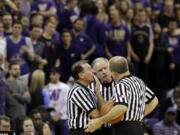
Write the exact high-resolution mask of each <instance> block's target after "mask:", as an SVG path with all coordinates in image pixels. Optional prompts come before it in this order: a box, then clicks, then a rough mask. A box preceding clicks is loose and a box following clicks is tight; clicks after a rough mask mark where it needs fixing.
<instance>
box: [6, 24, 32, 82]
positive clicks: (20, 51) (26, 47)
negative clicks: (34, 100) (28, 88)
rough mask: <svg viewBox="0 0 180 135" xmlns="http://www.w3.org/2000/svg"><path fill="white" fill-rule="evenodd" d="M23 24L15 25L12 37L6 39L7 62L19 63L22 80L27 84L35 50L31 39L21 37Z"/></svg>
mask: <svg viewBox="0 0 180 135" xmlns="http://www.w3.org/2000/svg"><path fill="white" fill-rule="evenodd" d="M21 32H22V24H21V22H20V21H16V22H14V24H13V28H12V35H11V36H9V37H7V38H6V42H7V62H18V63H19V64H20V66H21V76H20V77H21V78H24V81H25V82H26V83H27V81H28V74H29V65H28V62H30V61H32V60H33V58H34V55H33V48H32V44H31V41H30V39H29V38H25V37H23V36H21Z"/></svg>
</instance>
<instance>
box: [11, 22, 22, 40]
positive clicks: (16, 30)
mask: <svg viewBox="0 0 180 135" xmlns="http://www.w3.org/2000/svg"><path fill="white" fill-rule="evenodd" d="M21 32H22V25H21V24H14V25H13V29H12V34H13V36H15V37H18V36H20V35H21Z"/></svg>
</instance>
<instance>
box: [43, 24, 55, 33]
mask: <svg viewBox="0 0 180 135" xmlns="http://www.w3.org/2000/svg"><path fill="white" fill-rule="evenodd" d="M45 31H46V32H47V33H48V34H49V35H53V34H54V33H55V32H56V25H55V24H52V23H48V24H47V25H46V26H45Z"/></svg>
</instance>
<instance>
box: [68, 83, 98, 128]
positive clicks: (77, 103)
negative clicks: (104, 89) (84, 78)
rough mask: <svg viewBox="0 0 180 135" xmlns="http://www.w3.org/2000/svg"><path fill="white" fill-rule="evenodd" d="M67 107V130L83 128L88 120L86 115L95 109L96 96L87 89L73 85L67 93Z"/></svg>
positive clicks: (76, 84)
mask: <svg viewBox="0 0 180 135" xmlns="http://www.w3.org/2000/svg"><path fill="white" fill-rule="evenodd" d="M67 107H68V108H67V109H68V125H69V128H70V129H79V128H84V127H85V125H87V124H88V119H90V117H89V116H88V114H89V113H90V112H91V111H93V110H94V109H96V108H97V97H96V94H95V93H94V92H93V91H91V90H90V89H89V88H86V87H84V86H83V85H81V84H79V83H75V84H74V86H73V88H72V89H71V90H70V91H69V93H68V105H67Z"/></svg>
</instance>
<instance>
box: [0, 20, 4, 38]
mask: <svg viewBox="0 0 180 135" xmlns="http://www.w3.org/2000/svg"><path fill="white" fill-rule="evenodd" d="M3 32H4V28H3V24H2V23H0V36H1V34H2V33H3Z"/></svg>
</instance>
